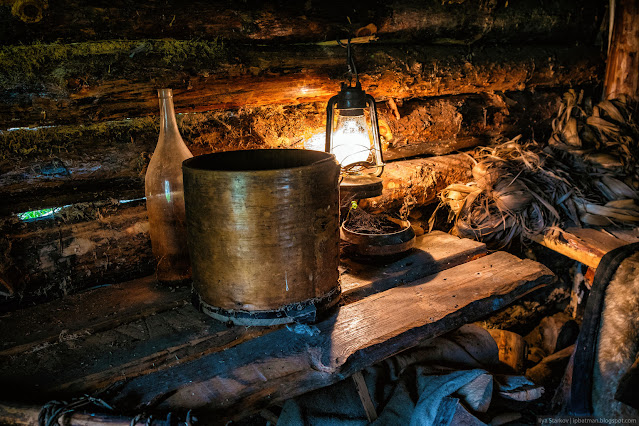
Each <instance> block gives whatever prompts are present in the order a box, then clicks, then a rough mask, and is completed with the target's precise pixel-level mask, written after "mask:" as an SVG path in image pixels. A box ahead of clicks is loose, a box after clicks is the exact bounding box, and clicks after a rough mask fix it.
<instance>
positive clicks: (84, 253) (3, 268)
mask: <svg viewBox="0 0 639 426" xmlns="http://www.w3.org/2000/svg"><path fill="white" fill-rule="evenodd" d="M0 229H1V230H2V233H3V235H4V238H2V239H1V240H0V253H2V261H1V262H0V279H2V281H3V282H4V283H6V284H5V287H10V288H11V290H12V292H13V294H14V295H13V297H14V300H15V301H21V302H22V303H27V302H29V301H32V300H42V299H47V298H48V299H51V298H53V297H58V296H61V295H63V294H69V293H72V292H75V291H78V290H80V289H83V288H87V287H91V286H94V285H98V284H105V283H114V282H122V281H126V280H130V279H132V278H137V277H141V276H145V275H148V274H150V273H152V272H153V270H154V268H155V263H154V259H153V255H152V253H151V244H150V240H149V232H148V220H147V214H146V205H145V202H144V200H138V201H132V202H128V203H121V202H109V201H106V202H103V203H95V204H77V205H73V206H68V207H65V208H62V209H60V211H58V212H57V213H56V214H55V215H54V217H52V218H48V219H42V220H36V221H32V222H21V221H20V220H19V219H18V218H17V217H14V218H9V219H6V220H4V221H3V222H2V227H1V228H0ZM3 290H4V289H3ZM7 291H8V289H7Z"/></svg>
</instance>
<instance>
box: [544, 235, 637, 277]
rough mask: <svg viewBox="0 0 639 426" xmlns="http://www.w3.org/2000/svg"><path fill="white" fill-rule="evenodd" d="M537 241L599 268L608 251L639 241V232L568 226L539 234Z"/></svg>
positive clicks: (594, 267)
mask: <svg viewBox="0 0 639 426" xmlns="http://www.w3.org/2000/svg"><path fill="white" fill-rule="evenodd" d="M535 241H536V242H538V243H539V244H541V245H543V246H545V247H548V248H549V249H551V250H554V251H556V252H557V253H560V254H563V255H564V256H567V257H569V258H571V259H574V260H576V261H578V262H581V263H583V264H584V265H587V266H589V267H591V268H593V269H597V266H599V262H601V258H602V257H603V256H604V255H605V254H606V253H608V252H609V251H611V250H613V249H616V248H617V247H621V246H624V245H626V244H630V243H634V242H639V234H638V233H637V229H634V230H626V231H621V230H614V229H611V230H610V231H608V230H605V229H593V228H566V229H565V230H559V231H553V230H551V231H550V232H548V233H547V234H545V235H539V236H537V237H536V238H535Z"/></svg>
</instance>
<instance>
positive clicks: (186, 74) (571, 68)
mask: <svg viewBox="0 0 639 426" xmlns="http://www.w3.org/2000/svg"><path fill="white" fill-rule="evenodd" d="M167 43H169V41H166V40H147V41H144V42H141V41H140V42H138V41H113V42H109V43H107V44H106V45H103V44H100V43H97V42H86V43H78V44H70V45H64V44H50V45H36V46H12V47H11V48H5V50H6V51H4V52H2V53H4V55H3V56H4V57H5V58H6V62H7V65H6V67H4V68H0V71H2V72H0V129H3V130H4V129H9V128H15V127H26V126H43V125H61V124H82V123H95V122H101V121H109V120H117V119H126V118H134V117H142V116H148V115H150V114H153V113H155V112H156V111H157V93H156V89H157V88H158V87H172V88H173V89H174V95H175V97H174V100H175V108H176V111H177V112H179V113H191V112H202V111H212V110H224V109H233V108H240V107H254V106H263V105H297V104H304V103H309V102H325V101H327V100H328V99H329V98H330V97H331V96H333V95H334V94H335V91H336V90H337V89H338V88H339V86H340V83H341V82H342V81H343V79H344V74H345V72H346V68H345V65H344V62H345V61H344V51H343V49H342V48H341V47H339V46H337V47H328V48H327V47H322V46H278V47H259V46H258V47H242V48H239V49H238V50H237V51H232V50H229V49H226V48H225V47H224V46H223V45H222V44H220V43H213V42H202V41H186V42H181V43H183V46H182V45H181V46H180V49H181V50H180V51H178V52H177V53H167V50H169V51H170V49H169V47H167ZM7 49H8V50H7ZM12 49H13V50H12ZM167 55H169V56H168V57H167ZM38 56H41V57H42V60H39V59H35V60H32V59H31V58H33V57H36V58H37V57H38ZM24 58H28V59H29V61H25V59H24ZM357 58H358V62H357V69H358V71H359V77H360V81H361V83H362V87H363V88H364V89H365V90H366V91H367V92H368V93H370V94H371V95H373V96H374V97H375V99H376V100H378V101H379V100H385V99H388V98H389V97H392V98H396V99H409V98H415V97H428V96H445V95H457V94H460V93H482V92H494V91H512V90H524V89H531V90H532V89H542V88H548V87H559V86H574V85H581V84H589V83H596V82H598V81H600V74H601V73H600V71H601V69H602V68H603V62H602V60H601V56H600V52H599V50H598V49H597V48H593V47H591V46H567V45H530V46H503V45H495V46H475V45H473V46H463V47H462V46H455V45H453V46H440V45H436V46H433V45H430V46H420V45H414V44H410V45H401V44H400V45H381V44H374V43H373V44H367V45H360V46H358V49H357ZM25 67H26V68H25Z"/></svg>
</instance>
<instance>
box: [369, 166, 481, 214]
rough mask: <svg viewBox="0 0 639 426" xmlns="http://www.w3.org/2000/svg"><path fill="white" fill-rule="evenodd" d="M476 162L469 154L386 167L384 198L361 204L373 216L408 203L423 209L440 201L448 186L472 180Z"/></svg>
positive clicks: (379, 197)
mask: <svg viewBox="0 0 639 426" xmlns="http://www.w3.org/2000/svg"><path fill="white" fill-rule="evenodd" d="M472 164H473V162H472V159H471V157H470V156H469V155H467V154H452V155H443V156H439V157H430V158H420V159H414V160H404V161H398V162H394V163H388V164H387V165H386V167H384V174H383V175H382V181H383V182H382V184H383V185H384V189H383V193H382V195H380V196H378V197H374V198H368V199H366V200H361V201H360V203H359V204H360V206H361V207H363V208H364V209H367V211H370V212H380V211H385V210H390V209H398V208H400V207H401V206H402V205H403V204H404V203H405V202H406V203H408V205H411V206H422V205H427V204H430V203H433V202H435V201H436V200H437V196H438V194H439V193H440V192H441V190H442V189H444V188H446V187H447V186H448V185H450V184H453V183H459V182H468V181H469V180H471V179H472V173H471V168H472Z"/></svg>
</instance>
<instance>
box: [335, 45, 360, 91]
mask: <svg viewBox="0 0 639 426" xmlns="http://www.w3.org/2000/svg"><path fill="white" fill-rule="evenodd" d="M337 44H339V45H340V46H342V47H345V48H346V65H347V66H348V72H349V73H351V75H354V76H355V85H356V86H358V85H359V74H358V73H357V67H356V66H355V59H353V50H352V48H351V37H349V38H348V39H347V42H346V44H344V43H342V40H340V39H337Z"/></svg>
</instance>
